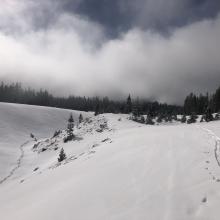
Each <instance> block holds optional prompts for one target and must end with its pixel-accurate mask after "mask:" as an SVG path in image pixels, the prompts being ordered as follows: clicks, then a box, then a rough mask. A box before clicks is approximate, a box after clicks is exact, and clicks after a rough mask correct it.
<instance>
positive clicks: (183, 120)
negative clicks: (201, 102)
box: [181, 115, 186, 123]
mask: <svg viewBox="0 0 220 220" xmlns="http://www.w3.org/2000/svg"><path fill="white" fill-rule="evenodd" d="M181 123H186V116H185V115H183V116H182V118H181Z"/></svg>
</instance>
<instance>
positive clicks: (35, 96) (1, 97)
mask: <svg viewBox="0 0 220 220" xmlns="http://www.w3.org/2000/svg"><path fill="white" fill-rule="evenodd" d="M0 102H10V103H20V104H29V105H40V106H50V107H57V108H66V109H73V110H80V111H94V112H95V114H96V115H98V114H102V113H131V112H132V111H134V109H136V110H135V111H136V112H137V115H140V114H147V113H150V114H151V115H156V114H159V113H161V114H162V113H163V114H165V113H175V114H181V113H182V111H183V108H182V107H180V106H175V105H168V104H161V103H158V102H150V101H144V100H139V99H136V100H132V98H131V96H130V95H129V97H128V99H127V100H125V101H113V100H110V99H109V98H108V97H104V98H99V97H92V98H86V97H78V96H69V97H54V96H53V95H51V94H50V93H49V92H48V91H47V90H40V91H35V90H33V89H30V88H29V89H24V88H22V86H21V84H20V83H15V84H5V83H3V82H2V83H1V85H0Z"/></svg>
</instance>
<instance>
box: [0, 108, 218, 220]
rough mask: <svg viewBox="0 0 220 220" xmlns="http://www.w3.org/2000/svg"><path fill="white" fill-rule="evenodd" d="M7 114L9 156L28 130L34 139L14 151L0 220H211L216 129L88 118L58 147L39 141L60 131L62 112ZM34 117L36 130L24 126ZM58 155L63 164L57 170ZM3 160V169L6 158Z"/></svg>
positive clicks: (56, 142) (0, 194)
mask: <svg viewBox="0 0 220 220" xmlns="http://www.w3.org/2000/svg"><path fill="white" fill-rule="evenodd" d="M13 106H14V108H16V109H17V111H15V112H16V113H14V115H13V117H14V119H13V120H12V119H11V118H10V121H9V119H7V118H9V116H8V114H9V112H10V111H9V109H8V111H7V110H5V112H4V111H3V113H2V111H1V113H0V115H1V117H0V119H1V121H2V120H3V122H4V123H5V127H4V126H1V132H2V131H3V132H4V136H3V137H5V138H4V139H3V140H4V142H5V143H8V141H11V142H10V146H9V148H10V149H11V148H16V150H17V151H18V152H19V146H21V145H20V144H22V143H24V142H25V141H27V140H29V139H30V138H29V137H28V136H29V133H30V130H31V132H33V133H36V134H37V135H38V136H39V137H40V136H41V137H42V138H41V139H38V140H37V141H34V140H32V141H30V142H27V143H26V144H24V145H23V146H22V150H23V154H22V157H21V160H20V162H19V164H18V163H16V162H15V167H16V166H17V169H16V170H15V172H13V175H11V176H10V177H9V178H8V179H7V180H6V181H4V182H3V183H2V184H0V214H1V219H4V220H14V219H16V220H39V219H43V220H60V219H64V220H72V219H76V220H87V219H88V220H105V219H106V220H146V219H147V220H192V219H193V220H194V219H199V220H219V217H220V210H219V200H220V166H219V161H218V158H219V155H220V139H219V138H218V137H220V122H211V123H196V124H191V125H182V124H181V125H172V126H169V125H157V126H147V125H142V124H138V123H135V122H132V121H129V120H128V119H127V117H128V116H127V115H114V114H104V115H100V116H97V117H94V116H92V117H90V119H88V120H87V121H85V122H84V123H82V124H81V125H80V126H79V127H78V128H76V129H75V134H76V140H75V141H72V142H69V143H66V144H64V143H63V137H64V136H65V131H63V132H62V133H61V134H60V135H59V136H58V137H56V138H51V134H50V135H48V136H47V134H49V133H50V131H54V130H55V129H57V128H60V129H63V128H65V120H64V119H66V118H67V117H68V114H67V113H69V112H66V110H57V109H51V108H43V107H42V108H38V107H29V106H19V105H13ZM3 108H5V109H7V108H11V105H8V106H7V105H5V106H3V107H2V106H1V109H3ZM26 108H27V110H25V109H26ZM40 110H41V111H42V113H40V112H39V111H40ZM23 111H26V113H24V112H23ZM7 112H8V113H7ZM34 112H37V114H38V117H39V118H41V119H42V121H43V122H42V123H44V124H45V128H44V129H42V127H43V126H42V124H41V123H38V122H39V120H40V119H39V120H37V118H36V120H35V121H33V120H30V121H29V120H28V119H27V120H26V116H27V113H30V114H31V115H33V114H36V113H34ZM46 112H47V113H46ZM2 114H4V115H3V116H2ZM43 114H45V115H44V116H43ZM66 114H67V115H66ZM84 114H85V113H83V115H84ZM16 115H17V117H18V118H17V117H16ZM21 115H23V116H24V117H23V118H19V117H20V116H21ZM46 115H47V116H46ZM48 115H53V116H54V117H52V118H53V120H54V121H53V120H52V119H51V121H50V123H49V122H47V117H48ZM75 115H79V113H77V112H75ZM88 116H89V115H88ZM30 118H32V117H30ZM57 118H59V123H57ZM6 119H7V120H6ZM119 119H120V120H119ZM4 120H5V121H4ZM17 120H19V121H20V122H18V123H17ZM62 120H63V121H62ZM25 121H26V122H25ZM52 121H53V122H52ZM21 123H26V127H29V129H26V128H24V127H23V124H21ZM35 123H36V124H35ZM21 125H22V126H21ZM58 125H60V126H58ZM57 126H58V127H57ZM12 128H13V131H14V135H16V137H19V136H20V135H21V136H23V137H20V139H21V140H20V141H17V140H16V138H14V139H13V138H12V137H13V134H11V133H12V132H11V130H12ZM34 128H36V130H35V129H34ZM7 129H8V132H7ZM20 131H22V133H20ZM37 131H38V132H39V133H37ZM26 132H27V133H28V134H26ZM46 132H47V133H46ZM1 134H2V133H1ZM7 134H8V135H7ZM22 138H23V139H22ZM28 138H29V139H28ZM13 140H14V141H15V142H13ZM1 143H3V142H1ZM62 147H63V148H64V151H65V152H66V154H67V159H66V160H65V161H63V162H62V163H58V162H57V157H58V154H59V151H60V149H61V148H62ZM42 149H44V150H42ZM5 152H6V154H4V155H3V156H1V158H5V160H6V161H7V158H10V159H11V156H10V154H11V152H12V151H11V150H9V151H8V152H9V153H7V150H5ZM18 155H19V153H18ZM20 156H21V151H20ZM2 164H3V163H2V161H1V165H2ZM5 167H6V165H5ZM10 168H11V167H10ZM5 169H6V168H5ZM7 170H10V169H7Z"/></svg>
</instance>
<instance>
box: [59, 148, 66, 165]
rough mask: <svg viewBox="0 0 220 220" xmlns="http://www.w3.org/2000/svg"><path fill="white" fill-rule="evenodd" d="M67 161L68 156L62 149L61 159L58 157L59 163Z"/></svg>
mask: <svg viewBox="0 0 220 220" xmlns="http://www.w3.org/2000/svg"><path fill="white" fill-rule="evenodd" d="M65 159H66V154H65V152H64V149H63V148H62V149H61V150H60V154H59V157H58V159H57V160H58V162H62V161H63V160H65Z"/></svg>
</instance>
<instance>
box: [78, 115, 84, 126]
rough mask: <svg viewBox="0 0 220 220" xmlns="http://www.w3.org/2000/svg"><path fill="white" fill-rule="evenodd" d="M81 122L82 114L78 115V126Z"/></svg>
mask: <svg viewBox="0 0 220 220" xmlns="http://www.w3.org/2000/svg"><path fill="white" fill-rule="evenodd" d="M82 121H83V116H82V114H80V115H79V124H81V123H82Z"/></svg>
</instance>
